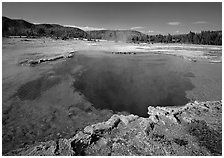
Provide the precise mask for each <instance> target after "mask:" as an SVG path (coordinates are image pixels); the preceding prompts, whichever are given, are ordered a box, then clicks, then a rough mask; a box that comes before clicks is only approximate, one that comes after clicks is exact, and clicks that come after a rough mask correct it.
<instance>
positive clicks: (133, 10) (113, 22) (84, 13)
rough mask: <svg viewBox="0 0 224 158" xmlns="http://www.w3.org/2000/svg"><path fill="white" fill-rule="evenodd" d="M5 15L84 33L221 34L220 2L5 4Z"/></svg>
mask: <svg viewBox="0 0 224 158" xmlns="http://www.w3.org/2000/svg"><path fill="white" fill-rule="evenodd" d="M2 15H3V16H6V17H9V18H12V19H24V20H26V21H28V22H32V23H50V24H60V25H64V26H75V27H79V28H81V29H83V30H94V29H96V30H97V29H116V30H119V29H132V30H137V31H141V32H143V33H146V34H149V35H151V34H164V35H165V34H168V33H170V34H181V33H189V32H190V31H194V32H200V31H201V30H222V3H221V2H197V3H196V2H157V3H156V2H144V3H143V2H141V3H140V2H139V3H137V2H132V3H128V2H123V3H121V2H117V3H115V2H110V3H109V2H104V3H103V2H93V3H90V2H83V3H81V2H57V3H56V2H54V3H52V2H48V3H47V2H39V3H34V2H30V3H28V2H23V3H21V2H3V3H2Z"/></svg>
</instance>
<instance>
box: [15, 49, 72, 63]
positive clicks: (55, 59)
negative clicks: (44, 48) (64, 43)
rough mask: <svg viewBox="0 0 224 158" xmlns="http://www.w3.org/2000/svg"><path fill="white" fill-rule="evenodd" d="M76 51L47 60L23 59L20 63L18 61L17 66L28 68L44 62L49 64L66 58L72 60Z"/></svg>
mask: <svg viewBox="0 0 224 158" xmlns="http://www.w3.org/2000/svg"><path fill="white" fill-rule="evenodd" d="M75 53H76V51H73V52H68V53H67V54H65V55H58V56H53V57H49V58H40V59H33V60H32V59H31V60H29V59H25V60H22V61H19V65H28V66H35V65H38V64H41V63H44V62H51V61H57V60H59V59H67V58H72V57H74V55H75Z"/></svg>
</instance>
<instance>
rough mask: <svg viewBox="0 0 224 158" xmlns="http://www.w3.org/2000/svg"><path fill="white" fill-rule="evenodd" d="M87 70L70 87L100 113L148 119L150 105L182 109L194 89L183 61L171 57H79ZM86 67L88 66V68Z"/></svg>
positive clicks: (190, 75)
mask: <svg viewBox="0 0 224 158" xmlns="http://www.w3.org/2000/svg"><path fill="white" fill-rule="evenodd" d="M79 61H80V62H81V63H82V64H84V65H86V70H85V71H84V72H83V73H82V74H81V75H79V76H76V77H77V78H76V81H75V82H74V84H73V86H74V87H75V90H77V91H80V92H82V93H83V94H84V95H85V96H86V98H87V99H88V100H89V101H90V102H91V103H93V104H94V107H96V108H99V109H111V110H114V111H127V112H129V113H133V114H137V115H139V116H143V117H147V107H148V106H149V105H152V106H156V105H160V106H168V105H171V106H172V105H184V104H186V103H188V102H189V99H188V98H186V91H188V90H191V89H193V88H194V86H193V85H192V83H191V81H190V77H194V75H193V74H192V73H191V72H188V71H186V69H185V68H186V65H184V63H183V59H179V58H176V57H170V56H158V55H150V56H142V57H141V56H133V57H124V56H116V57H101V58H96V57H80V58H79ZM87 63H88V64H87Z"/></svg>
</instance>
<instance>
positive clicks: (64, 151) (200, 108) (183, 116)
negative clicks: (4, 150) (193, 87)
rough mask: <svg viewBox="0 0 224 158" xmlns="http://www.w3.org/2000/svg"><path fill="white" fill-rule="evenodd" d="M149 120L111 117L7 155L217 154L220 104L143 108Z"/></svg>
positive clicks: (220, 137) (207, 103)
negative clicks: (67, 135)
mask: <svg viewBox="0 0 224 158" xmlns="http://www.w3.org/2000/svg"><path fill="white" fill-rule="evenodd" d="M148 114H149V118H142V117H138V116H136V115H128V116H124V115H117V114H115V115H113V116H112V117H111V118H110V119H109V120H108V121H106V122H102V123H98V124H94V125H91V126H87V127H85V128H84V129H83V130H82V131H79V132H78V133H77V134H76V135H75V136H74V137H73V138H70V139H59V140H55V141H48V142H43V143H40V144H38V145H33V146H28V147H26V148H23V149H18V150H16V151H12V152H10V153H8V154H7V155H23V156H25V155H35V156H40V155H49V156H50V155H52V156H54V155H64V156H65V155H116V156H118V155H148V156H149V155H152V156H156V155H186V156H187V155H189V156H190V155H191V156H192V155H222V102H221V101H208V102H194V103H189V104H187V105H185V106H183V107H151V106H150V107H149V108H148Z"/></svg>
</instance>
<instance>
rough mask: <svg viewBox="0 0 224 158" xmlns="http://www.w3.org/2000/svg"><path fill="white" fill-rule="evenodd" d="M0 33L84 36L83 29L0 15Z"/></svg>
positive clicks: (66, 36)
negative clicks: (0, 31)
mask: <svg viewBox="0 0 224 158" xmlns="http://www.w3.org/2000/svg"><path fill="white" fill-rule="evenodd" d="M2 35H3V37H6V36H46V37H56V38H79V37H81V38H86V37H87V36H88V35H87V33H86V32H85V31H83V30H81V29H79V28H75V27H64V26H61V25H58V24H32V23H29V22H27V21H25V20H20V19H10V18H7V17H2Z"/></svg>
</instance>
